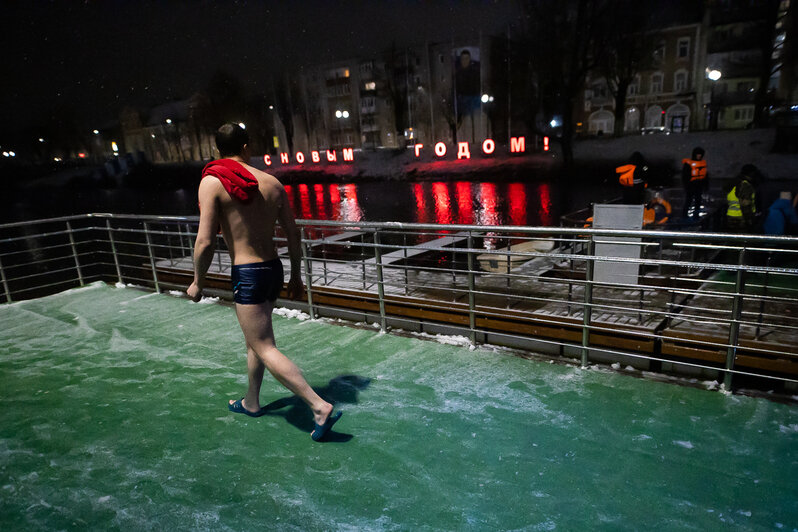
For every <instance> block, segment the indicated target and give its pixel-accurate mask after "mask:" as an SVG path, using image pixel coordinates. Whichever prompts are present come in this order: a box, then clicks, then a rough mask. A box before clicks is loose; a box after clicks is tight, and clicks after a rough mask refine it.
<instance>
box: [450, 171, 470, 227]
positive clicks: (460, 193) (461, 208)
mask: <svg viewBox="0 0 798 532" xmlns="http://www.w3.org/2000/svg"><path fill="white" fill-rule="evenodd" d="M454 195H455V198H456V199H457V217H458V219H459V223H461V224H472V223H474V200H473V199H472V198H471V183H469V182H467V181H458V182H457V183H455V184H454Z"/></svg>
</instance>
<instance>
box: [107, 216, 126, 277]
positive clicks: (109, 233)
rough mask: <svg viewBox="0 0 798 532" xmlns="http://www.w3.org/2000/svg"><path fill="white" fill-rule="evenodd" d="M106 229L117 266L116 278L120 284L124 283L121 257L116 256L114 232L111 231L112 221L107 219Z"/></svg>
mask: <svg viewBox="0 0 798 532" xmlns="http://www.w3.org/2000/svg"><path fill="white" fill-rule="evenodd" d="M105 227H107V228H108V241H109V242H110V243H111V253H112V254H113V256H114V265H115V266H116V276H117V278H118V279H119V282H120V283H121V282H122V268H120V267H119V256H118V255H117V254H116V242H114V232H113V230H111V220H109V219H108V218H106V219H105Z"/></svg>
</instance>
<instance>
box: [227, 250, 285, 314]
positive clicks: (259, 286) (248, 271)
mask: <svg viewBox="0 0 798 532" xmlns="http://www.w3.org/2000/svg"><path fill="white" fill-rule="evenodd" d="M230 280H231V281H232V283H233V299H234V300H235V302H236V303H240V304H242V305H258V304H260V303H263V302H264V301H271V302H272V303H274V301H275V300H277V296H278V295H280V290H281V289H282V288H283V263H282V262H280V259H272V260H269V261H266V262H253V263H251V264H236V265H233V271H232V273H231V274H230Z"/></svg>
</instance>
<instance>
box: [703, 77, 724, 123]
mask: <svg viewBox="0 0 798 532" xmlns="http://www.w3.org/2000/svg"><path fill="white" fill-rule="evenodd" d="M706 74H707V79H708V80H709V81H711V82H712V84H711V85H712V88H711V89H710V91H709V129H711V130H713V131H714V130H716V129H718V109H717V104H716V103H715V101H714V100H715V84H716V83H717V81H718V80H719V79H720V78H721V75H722V74H721V72H720V70H715V69H712V70H710V69H707V70H706Z"/></svg>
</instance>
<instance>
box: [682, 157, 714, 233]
mask: <svg viewBox="0 0 798 532" xmlns="http://www.w3.org/2000/svg"><path fill="white" fill-rule="evenodd" d="M704 153H705V152H704V148H701V147H700V146H696V147H695V148H693V157H692V158H691V159H682V183H683V184H684V211H683V213H682V214H683V216H684V217H685V218H687V217H688V215H689V214H690V207H693V212H692V216H693V218H698V217H699V216H700V214H701V196H702V195H703V194H704V190H706V188H707V182H708V180H707V161H706V159H704Z"/></svg>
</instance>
